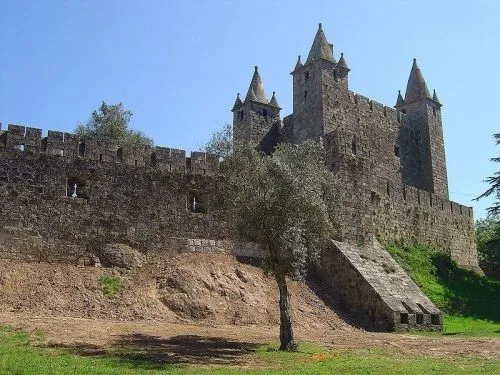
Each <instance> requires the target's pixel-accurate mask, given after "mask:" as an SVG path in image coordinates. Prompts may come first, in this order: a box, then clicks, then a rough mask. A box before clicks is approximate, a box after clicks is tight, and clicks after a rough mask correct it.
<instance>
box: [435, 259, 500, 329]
mask: <svg viewBox="0 0 500 375" xmlns="http://www.w3.org/2000/svg"><path fill="white" fill-rule="evenodd" d="M431 261H432V264H433V265H434V266H435V268H436V276H437V279H438V280H439V282H440V283H441V284H442V285H444V286H445V287H446V295H445V298H446V301H447V306H443V307H444V309H445V310H446V311H447V312H449V313H453V314H459V315H463V316H469V317H472V318H477V319H487V320H490V321H493V322H500V282H498V281H496V280H493V279H489V278H487V277H484V276H480V275H478V274H477V273H475V272H473V271H469V270H465V269H463V268H460V267H458V266H457V264H456V263H455V262H453V261H452V260H451V259H450V257H449V256H448V255H445V254H440V253H437V254H436V253H435V254H433V255H432V257H431Z"/></svg>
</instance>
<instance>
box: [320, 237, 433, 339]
mask: <svg viewBox="0 0 500 375" xmlns="http://www.w3.org/2000/svg"><path fill="white" fill-rule="evenodd" d="M319 271H320V276H321V277H322V278H323V280H324V281H325V282H326V283H327V284H330V286H331V287H333V288H334V289H335V290H336V291H337V294H338V297H339V300H340V303H341V305H342V307H343V308H344V309H345V310H346V311H347V312H349V313H350V314H352V315H354V316H355V317H356V319H357V320H358V323H359V324H360V325H361V326H363V327H366V328H368V329H375V330H384V331H404V330H408V329H419V330H441V329H442V313H441V312H440V311H439V309H438V308H437V307H436V306H435V305H434V304H433V303H432V302H431V301H430V300H429V298H428V297H427V296H426V295H425V294H424V293H422V291H421V290H420V289H419V287H418V286H417V285H416V284H415V283H414V282H413V280H412V279H411V278H410V277H409V276H408V274H407V273H406V272H405V271H404V270H403V268H401V266H399V264H398V263H397V262H396V261H395V260H394V259H393V258H392V257H391V256H390V255H389V253H388V252H387V251H386V250H385V249H384V248H383V247H382V245H381V244H380V243H379V242H378V241H376V240H374V241H373V243H372V244H369V245H365V246H359V245H355V244H351V243H345V242H338V241H332V247H331V249H329V250H328V251H325V253H324V254H323V256H322V260H321V264H320V265H319Z"/></svg>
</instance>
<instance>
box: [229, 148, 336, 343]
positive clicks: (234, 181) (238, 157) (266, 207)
mask: <svg viewBox="0 0 500 375" xmlns="http://www.w3.org/2000/svg"><path fill="white" fill-rule="evenodd" d="M223 170H224V175H225V179H224V185H225V186H224V188H223V191H224V194H225V196H226V199H225V214H226V221H227V223H229V225H230V228H231V229H232V233H233V237H234V239H235V240H236V241H237V242H252V243H255V244H257V245H259V247H260V248H261V249H262V250H263V251H264V252H265V261H264V268H265V270H266V271H267V272H270V273H272V274H273V275H274V277H275V279H276V283H277V284H278V289H279V293H280V302H279V304H280V342H281V346H280V350H287V351H293V350H296V348H297V346H296V344H295V343H294V340H293V329H292V321H291V312H290V305H289V294H288V289H287V285H286V277H292V278H300V277H302V276H303V275H304V274H305V272H306V268H307V263H308V261H309V260H311V259H315V258H316V257H317V255H318V252H319V251H320V250H321V249H322V248H323V247H324V246H325V244H327V243H328V242H329V240H330V238H331V237H332V236H333V235H334V234H335V226H334V220H333V219H334V216H333V215H334V213H335V204H336V202H337V190H336V180H335V177H334V175H333V174H332V173H330V172H329V171H327V170H326V169H325V167H324V161H323V149H322V147H321V145H320V144H318V143H315V142H313V141H308V142H304V143H302V144H300V145H291V144H281V145H279V146H278V147H277V148H276V150H275V152H274V153H273V154H272V155H269V156H265V155H262V154H259V153H258V152H257V151H256V150H255V149H253V148H251V147H249V146H248V145H242V146H241V147H240V146H239V145H238V151H237V152H235V153H234V154H233V155H232V156H231V157H230V158H228V159H227V160H226V162H225V165H224V169H223Z"/></svg>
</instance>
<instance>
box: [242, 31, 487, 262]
mask: <svg viewBox="0 0 500 375" xmlns="http://www.w3.org/2000/svg"><path fill="white" fill-rule="evenodd" d="M349 72H350V69H349V67H348V65H347V63H346V59H345V58H344V56H343V54H341V56H340V59H339V60H338V62H337V61H336V59H335V57H334V53H333V45H332V44H330V43H328V40H327V38H326V36H325V33H324V31H323V29H322V25H321V24H320V25H319V29H318V31H317V33H316V36H315V38H314V41H313V43H312V47H311V50H310V51H309V55H308V57H307V59H306V60H305V62H304V63H303V62H302V59H301V57H300V56H299V58H298V61H297V63H296V65H295V68H294V70H293V71H292V73H291V75H292V77H293V113H292V114H291V115H288V116H286V117H285V118H284V119H283V120H281V118H280V110H281V108H280V107H279V105H278V101H277V98H276V94H275V93H273V95H272V98H271V100H270V101H268V100H267V98H266V95H265V93H264V87H263V84H262V79H261V77H260V75H259V72H258V69H257V67H255V72H254V74H253V77H252V80H251V83H250V87H249V89H248V93H247V95H246V97H245V99H244V101H242V100H241V99H240V97H239V94H238V95H237V98H236V102H235V103H234V106H233V109H232V111H233V114H234V116H233V129H234V137H235V140H236V141H250V142H252V143H253V144H255V145H258V147H260V149H262V150H263V151H265V152H268V153H269V152H272V149H273V148H274V147H275V146H276V145H277V144H278V143H280V142H292V143H299V142H301V141H303V140H307V139H316V140H318V139H322V140H323V142H324V145H325V149H326V151H327V167H328V168H329V169H330V170H331V171H332V172H334V173H335V174H336V175H337V176H338V177H339V179H340V181H341V182H342V186H343V188H344V190H345V192H346V196H345V198H344V204H343V208H344V213H343V216H344V220H343V222H344V223H345V225H344V226H343V228H342V229H343V234H342V238H343V239H345V240H353V241H355V242H357V243H363V242H365V241H367V240H370V239H371V238H372V237H373V236H377V237H379V238H383V239H387V240H407V241H409V242H413V243H417V242H418V243H427V244H430V245H433V246H437V247H439V248H442V249H445V250H447V251H449V253H450V255H451V257H452V258H453V259H454V260H455V261H457V263H459V264H461V265H462V266H465V267H470V268H476V269H477V259H476V245H475V238H474V228H473V219H472V217H473V212H472V208H471V207H466V206H462V205H460V204H458V203H455V202H451V201H449V200H448V178H447V174H446V158H445V150H444V141H443V127H442V120H441V106H442V105H441V103H440V102H439V99H438V97H437V95H436V92H435V91H434V93H433V95H432V96H431V95H430V93H429V90H428V88H427V85H426V83H425V80H424V77H423V75H422V72H421V71H420V69H419V67H418V65H417V62H416V60H415V59H414V60H413V66H412V67H411V71H410V76H409V79H408V85H407V88H406V94H405V97H404V98H403V96H402V95H401V92H399V93H398V96H397V100H396V105H395V108H390V107H387V106H384V105H382V104H380V103H377V102H375V101H373V100H370V99H368V98H366V97H364V96H362V95H359V94H356V93H354V92H352V91H350V90H349V88H348V82H349Z"/></svg>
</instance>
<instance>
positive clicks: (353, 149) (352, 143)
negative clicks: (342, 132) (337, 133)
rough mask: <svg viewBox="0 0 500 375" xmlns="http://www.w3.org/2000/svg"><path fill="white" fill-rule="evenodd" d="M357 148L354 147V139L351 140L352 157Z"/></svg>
mask: <svg viewBox="0 0 500 375" xmlns="http://www.w3.org/2000/svg"><path fill="white" fill-rule="evenodd" d="M357 151H358V150H357V146H356V139H353V140H352V142H351V152H352V154H353V155H356V154H357Z"/></svg>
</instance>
